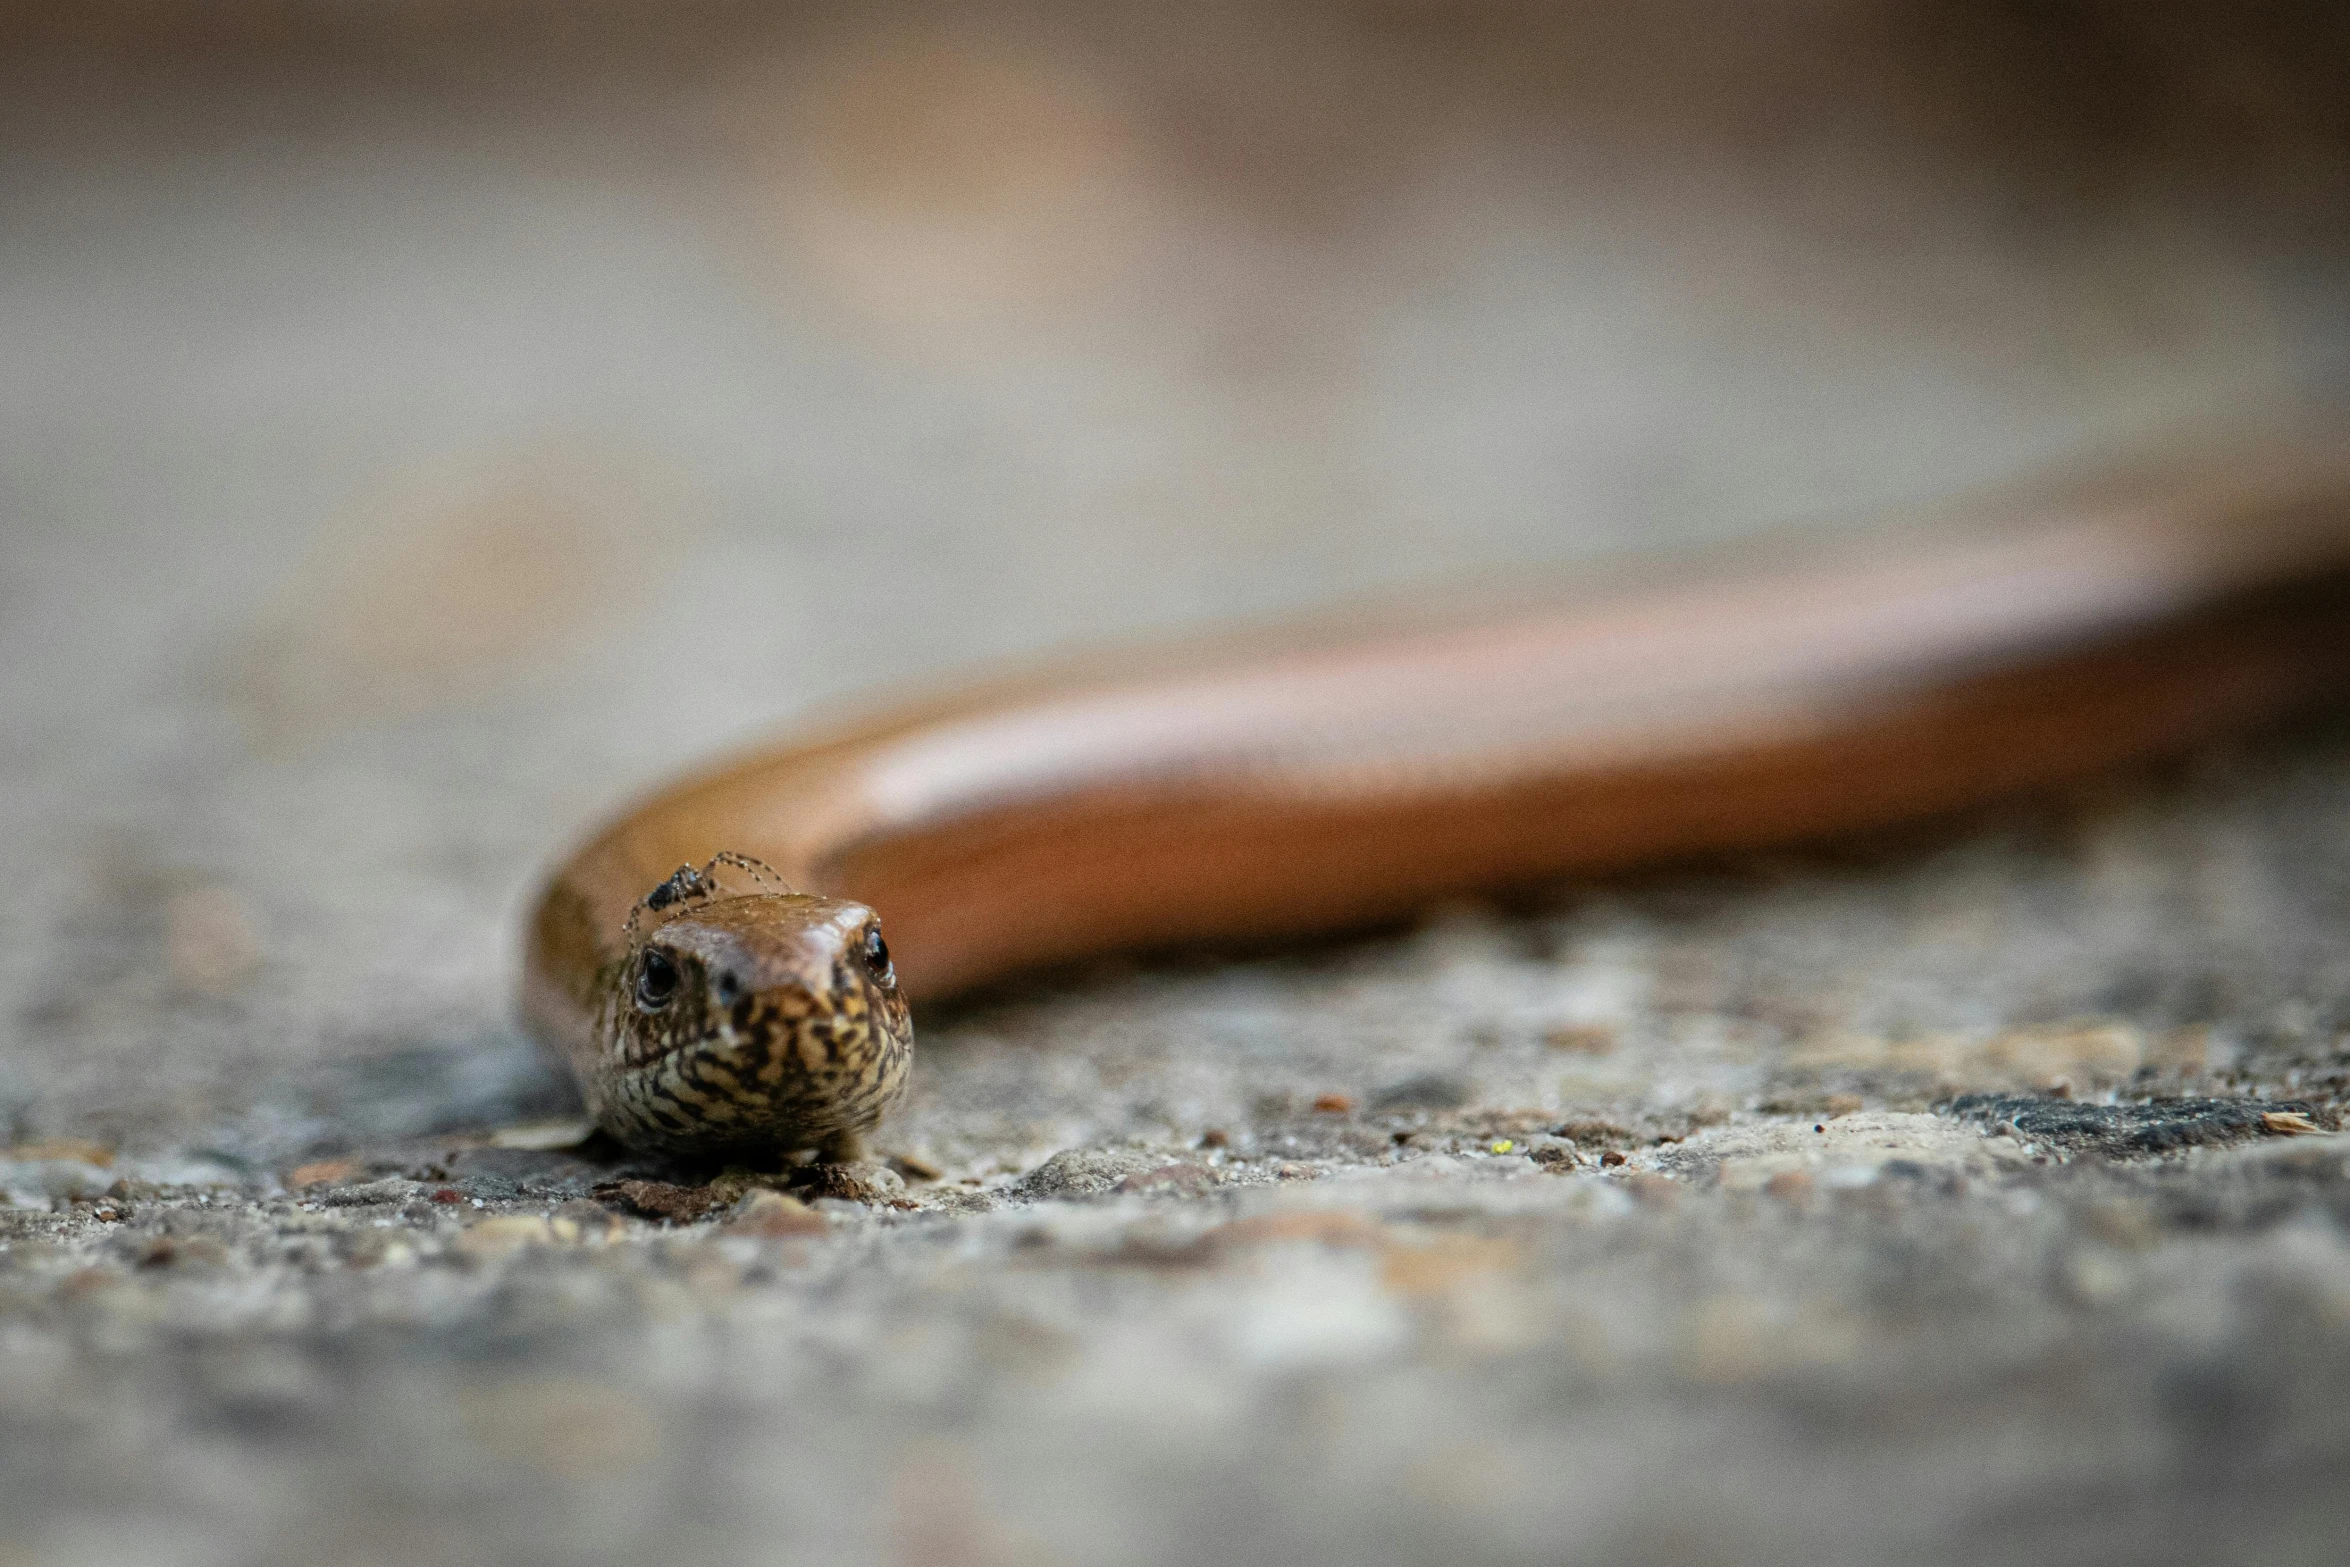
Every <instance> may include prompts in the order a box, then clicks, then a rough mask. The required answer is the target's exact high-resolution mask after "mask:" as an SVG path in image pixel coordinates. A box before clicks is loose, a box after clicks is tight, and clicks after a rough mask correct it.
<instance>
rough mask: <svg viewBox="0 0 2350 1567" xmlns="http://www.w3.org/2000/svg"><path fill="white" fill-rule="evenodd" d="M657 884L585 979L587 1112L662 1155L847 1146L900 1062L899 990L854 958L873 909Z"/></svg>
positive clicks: (899, 1076)
mask: <svg viewBox="0 0 2350 1567" xmlns="http://www.w3.org/2000/svg"><path fill="white" fill-rule="evenodd" d="M662 890H663V891H664V892H665V893H666V894H667V895H665V896H662V897H660V898H658V899H653V898H648V899H647V901H646V902H645V903H644V904H641V905H639V908H638V911H637V914H636V916H635V917H634V918H633V919H632V921H631V928H630V931H629V935H628V943H627V948H626V951H625V952H624V953H622V954H621V955H619V956H618V957H617V959H616V960H615V961H613V962H611V963H610V964H608V965H606V967H605V969H604V970H603V971H602V972H601V973H600V974H599V976H598V988H599V997H598V1009H597V1011H598V1028H597V1049H596V1052H595V1058H594V1060H593V1062H592V1068H593V1069H592V1071H591V1073H590V1074H589V1076H590V1081H589V1084H588V1093H589V1099H590V1102H591V1107H592V1108H593V1109H594V1111H595V1113H596V1117H597V1119H598V1121H599V1122H600V1123H601V1124H602V1125H603V1126H604V1128H605V1129H606V1130H607V1131H609V1132H611V1133H612V1134H613V1135H614V1136H616V1137H618V1138H620V1139H621V1140H622V1141H624V1142H627V1143H630V1144H633V1145H634V1146H637V1147H640V1148H649V1149H659V1150H663V1151H671V1152H687V1153H716V1152H722V1151H727V1150H745V1151H749V1150H753V1149H768V1150H776V1151H785V1150H790V1149H797V1148H810V1147H813V1148H818V1149H822V1150H836V1149H842V1148H845V1147H848V1146H850V1145H852V1144H853V1142H854V1139H855V1138H856V1137H857V1135H858V1134H860V1133H862V1132H864V1131H866V1130H868V1129H870V1128H871V1127H872V1126H874V1125H875V1124H876V1123H878V1122H879V1121H880V1119H881V1118H882V1116H883V1115H884V1114H886V1113H887V1112H888V1110H889V1108H890V1107H891V1106H892V1105H893V1104H895V1103H896V1102H897V1101H898V1099H899V1098H901V1097H902V1096H903V1094H904V1092H905V1088H906V1082H907V1077H908V1074H909V1072H910V1071H911V1068H912V1065H913V1030H912V1024H911V1020H910V1018H909V1015H908V1012H907V1008H906V1002H905V998H904V996H903V995H901V994H900V993H899V991H898V988H897V985H896V983H895V977H894V975H893V974H892V973H891V972H890V971H889V970H888V968H887V966H886V963H883V964H881V965H879V966H878V967H877V966H876V965H875V964H873V963H872V962H870V961H868V958H867V956H866V954H867V952H868V949H869V946H870V944H871V940H872V933H873V932H874V931H875V930H877V929H878V927H879V922H878V920H877V918H876V917H875V915H874V913H873V911H872V910H871V909H868V908H866V907H864V906H863V905H862V904H856V903H848V902H844V901H841V900H837V899H830V898H817V897H809V896H803V895H800V894H796V893H769V892H760V893H753V894H730V893H727V892H725V891H724V890H722V889H719V888H717V887H716V886H715V885H713V884H709V883H707V882H705V881H703V880H702V879H701V878H699V877H698V876H688V877H686V878H684V879H680V878H672V879H671V880H670V881H668V882H664V883H663V884H662ZM656 904H658V906H657V907H656V906H655V905H656Z"/></svg>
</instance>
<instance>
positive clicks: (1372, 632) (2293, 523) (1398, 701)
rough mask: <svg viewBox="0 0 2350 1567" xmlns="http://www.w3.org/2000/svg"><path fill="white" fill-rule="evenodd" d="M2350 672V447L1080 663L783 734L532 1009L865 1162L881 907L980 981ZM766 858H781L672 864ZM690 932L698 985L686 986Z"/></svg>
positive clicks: (740, 770)
mask: <svg viewBox="0 0 2350 1567" xmlns="http://www.w3.org/2000/svg"><path fill="white" fill-rule="evenodd" d="M2346 693H2350V442H2345V441H2343V440H2342V439H2340V438H2338V437H2333V436H2328V437H2325V438H2322V439H2318V440H2314V441H2306V442H2300V443H2291V444H2278V445H2272V446H2269V447H2265V448H2262V449H2259V450H2255V451H2249V452H2244V453H2240V454H2238V455H2237V456H2235V457H2234V458H2232V459H2228V460H2221V461H2205V462H2201V463H2196V464H2174V465H2172V467H2171V468H2170V469H2169V470H2168V471H2165V472H2158V473H2152V474H2143V473H2142V474H2140V475H2138V476H2137V477H2135V478H2127V477H2125V478H2119V479H2114V478H2108V479H2106V480H2102V481H2100V482H2099V483H2097V484H2095V485H2092V486H2090V487H2087V488H2079V487H2076V488H2074V489H2073V490H2071V491H2068V492H2065V493H2060V494H2056V495H2054V496H2043V497H2041V498H2038V499H2035V500H2029V501H2025V502H2021V503H2010V504H2009V505H2008V506H2006V507H2005V508H2004V509H1996V510H1985V511H1981V512H1978V513H1976V514H1972V515H1968V516H1961V517H1959V518H1956V519H1954V520H1952V521H1951V522H1950V523H1949V524H1948V525H1946V526H1944V527H1942V528H1939V529H1936V530H1933V531H1925V530H1912V531H1910V532H1909V533H1907V534H1905V535H1903V536H1901V537H1900V538H1898V539H1887V538H1878V537H1868V536H1847V537H1844V538H1841V539H1838V540H1835V541H1832V542H1831V544H1830V545H1829V546H1828V547H1825V548H1821V549H1819V550H1816V551H1815V552H1813V553H1812V554H1810V555H1808V556H1806V557H1803V558H1801V559H1798V560H1793V561H1790V560H1788V559H1785V558H1783V557H1782V558H1777V559H1772V558H1759V559H1758V558H1755V557H1753V556H1751V555H1750V556H1749V557H1748V558H1746V559H1744V560H1743V561H1742V562H1740V563H1739V564H1737V565H1736V567H1735V568H1734V569H1732V570H1729V571H1722V570H1716V571H1715V572H1714V573H1713V574H1712V575H1705V574H1696V575H1691V576H1685V577H1682V578H1679V579H1676V580H1674V581H1672V582H1669V583H1665V584H1662V585H1656V584H1648V585H1633V586H1629V587H1619V588H1616V589H1614V590H1612V591H1609V592H1604V593H1589V592H1587V593H1585V594H1584V595H1583V596H1582V597H1580V598H1579V599H1577V600H1575V601H1573V602H1570V603H1567V604H1565V605H1563V606H1550V607H1543V606H1539V605H1537V606H1531V607H1529V606H1525V605H1519V606H1516V607H1508V606H1497V607H1493V608H1491V609H1490V610H1489V612H1488V613H1487V614H1485V615H1483V616H1482V617H1480V618H1475V619H1470V620H1467V621H1462V622H1444V621H1434V622H1423V623H1418V624H1414V623H1412V622H1411V621H1410V620H1409V619H1408V618H1406V617H1390V618H1389V620H1388V622H1387V623H1384V624H1381V625H1378V626H1376V627H1371V628H1367V629H1366V628H1363V627H1356V628H1352V629H1347V628H1340V629H1339V630H1337V631H1334V632H1325V633H1322V634H1319V635H1306V636H1300V637H1291V638H1288V639H1284V640H1282V641H1279V642H1271V641H1268V642H1266V643H1262V644H1260V645H1257V646H1255V647H1234V646H1221V647H1211V648H1207V649H1203V650H1194V651H1192V652H1189V653H1183V654H1178V655H1175V656H1172V657H1166V658H1161V659H1157V660H1154V661H1150V662H1147V663H1146V662H1139V661H1138V662H1135V663H1130V664H1128V665H1126V666H1123V667H1100V666H1096V667H1091V668H1084V667H1071V668H1066V669H1064V670H1062V671H1060V672H1057V673H1051V674H1047V675H1045V676H1043V677H1040V678H1036V679H1031V680H1029V681H1025V682H1021V683H1017V684H1012V685H1006V686H999V687H996V688H992V689H984V690H979V691H975V692H973V693H971V694H968V695H965V696H962V697H959V698H956V699H952V700H949V701H946V702H941V703H937V704H933V705H930V706H927V707H923V708H918V709H913V710H909V711H906V712H901V713H899V714H896V715H894V716H887V717H884V718H881V719H879V720H877V721H874V722H870V723H867V724H864V725H861V726H858V727H855V728H851V729H848V730H846V731H844V732H841V733H839V734H836V735H834V736H832V737H829V738H818V739H816V740H814V741H811V742H808V743H803V744H797V745H791V746H786V747H782V748H780V749H776V750H771V751H768V752H764V753H761V754H757V755H754V756H750V757H747V758H744V759H742V760H739V761H737V762H735V763H733V764H731V765H729V766H726V767H723V768H721V769H719V770H717V771H715V772H712V773H709V774H706V775H703V776H701V777H698V778H693V779H689V780H687V781H685V782H684V783H681V784H679V785H677V786H675V787H673V788H671V789H669V790H667V791H666V792H664V793H662V794H660V795H659V796H656V797H655V798H653V799H652V800H650V801H647V802H645V803H643V804H641V805H639V806H638V807H636V808H635V809H633V810H631V811H629V812H627V813H625V814H623V815H622V816H621V817H619V818H618V819H617V820H615V821H614V822H612V823H611V824H610V825H609V826H607V827H606V828H605V829H604V830H603V831H602V832H600V833H599V834H598V835H597V836H596V837H595V838H594V839H592V840H591V841H590V842H589V843H588V844H587V845H586V846H585V847H583V848H582V849H581V850H580V851H579V852H578V853H577V854H575V855H574V856H573V857H572V858H571V859H570V860H569V861H568V862H567V863H565V864H564V865H563V866H562V867H561V868H560V869H559V870H558V871H557V872H556V874H555V876H554V878H553V880H552V881H551V883H550V884H549V886H548V888H547V890H546V892H545V894H544V896H543V898H542V899H541V902H540V905H539V907H538V910H537V912H536V914H535V916H534V918H533V920H532V925H531V929H530V933H529V948H528V957H527V960H526V967H525V977H524V1007H525V1012H526V1015H527V1016H528V1018H529V1021H530V1022H531V1025H532V1027H533V1028H534V1030H535V1031H536V1032H537V1033H538V1034H539V1036H540V1037H541V1038H542V1039H543V1040H545V1041H546V1042H547V1043H549V1044H550V1045H551V1046H553V1047H554V1048H556V1049H558V1050H560V1051H561V1052H562V1053H563V1054H564V1056H565V1058H566V1059H567V1060H568V1061H569V1063H570V1064H571V1066H572V1068H573V1070H574V1072H575V1074H576V1075H577V1076H578V1078H579V1080H580V1082H581V1084H582V1086H583V1088H584V1090H585V1092H586V1095H587V1098H588V1101H589V1104H590V1106H591V1107H592V1108H593V1110H594V1111H595V1114H596V1116H597V1118H598V1119H599V1121H600V1122H601V1123H602V1124H603V1125H604V1126H605V1127H606V1128H607V1129H609V1130H610V1131H612V1132H613V1133H614V1134H615V1135H617V1136H619V1137H621V1138H622V1139H624V1140H626V1141H628V1142H631V1143H634V1144H636V1145H638V1146H641V1147H647V1148H667V1149H680V1150H701V1151H711V1150H718V1149H724V1148H734V1147H744V1146H754V1145H756V1146H765V1147H768V1148H806V1147H817V1148H820V1149H822V1150H824V1151H826V1152H828V1153H830V1154H832V1155H833V1156H835V1157H842V1156H847V1155H849V1154H853V1152H854V1150H855V1146H856V1139H857V1136H858V1134H859V1133H861V1132H863V1131H865V1130H868V1129H870V1128H871V1127H872V1126H873V1125H874V1124H875V1123H876V1122H877V1121H878V1120H879V1118H880V1117H881V1116H882V1115H883V1113H884V1112H886V1110H887V1109H888V1107H889V1105H890V1104H891V1103H892V1102H894V1100H895V1099H896V1098H897V1097H898V1095H899V1094H900V1093H902V1091H903V1089H904V1085H905V1078H906V1072H907V1068H908V1063H909V1061H910V1043H909V1040H910V1035H909V1029H908V1025H907V1022H906V1013H905V1002H904V999H903V996H902V994H901V993H900V991H899V989H898V988H897V986H895V985H886V984H882V983H880V982H879V981H878V980H876V978H875V977H874V976H873V975H872V974H870V973H868V972H865V971H864V970H863V969H862V968H860V966H859V965H858V963H857V962H856V944H857V943H858V942H859V941H861V940H862V939H864V935H863V933H864V932H866V931H867V930H868V929H869V927H870V926H871V924H872V920H873V913H874V911H876V910H878V911H879V912H880V914H881V915H882V916H883V917H885V918H886V919H887V921H888V925H889V944H890V945H891V946H893V947H894V948H895V949H896V950H897V963H898V967H899V969H900V970H902V972H903V984H904V986H905V988H906V990H907V991H909V992H911V993H913V994H915V995H918V996H919V995H939V994H944V993H947V992H951V991H955V990H960V989H966V988H969V987H971V986H973V985H976V984H981V983H985V982H986V981H988V980H990V979H993V978H995V977H997V976H999V975H1003V974H1007V973H1010V972H1013V971H1016V970H1019V969H1023V968H1030V967H1035V966H1038V965H1043V964H1049V963H1054V962H1060V961H1066V960H1068V959H1071V958H1075V957H1079V956H1083V955H1085V954H1088V953H1094V952H1101V951H1106V950H1112V949H1120V948H1133V947H1146V946H1162V945H1168V944H1174V943H1182V942H1197V941H1203V940H1231V939H1235V938H1242V937H1252V936H1280V935H1285V934H1294V933H1300V932H1307V931H1316V930H1336V929H1343V928H1346V927H1349V926H1356V925H1360V924H1363V923H1365V922H1367V921H1373V920H1378V919H1384V918H1390V917H1394V916H1399V915H1404V914H1408V913H1410V912H1411V911H1413V910H1414V909H1416V908H1420V907H1424V906H1425V905H1426V904H1428V903H1429V902H1430V901H1432V900H1435V899H1438V898H1443V897H1446V896H1453V895H1458V894H1461V893H1466V892H1472V891H1476V890H1480V889H1486V888H1494V887H1500V886H1506V885H1510V884H1516V883H1526V882H1532V881H1540V880H1545V879H1552V878H1557V877H1561V876H1567V875H1575V874H1589V873H1596V872H1605V871H1611V870H1618V869H1622V868H1624V867H1627V866H1631V865H1636V864H1640V863H1643V862H1649V861H1654V860H1658V859H1664V858H1671V857H1681V856H1689V855H1693V854H1705V853H1718V852H1723V851H1735V850H1746V849H1755V848H1762V847H1767V846H1771V845H1776V844H1783V843H1789V842H1795V841H1799V840H1807V839H1816V838H1819V837H1823V836H1827V835H1832V834H1836V833H1848V832H1854V831H1860V830H1867V829H1874V828H1881V827H1885V826H1889V825H1893V824H1897V823H1901V822H1906V821H1911V820H1916V819H1920V818H1925V817H1930V816H1934V815H1938V814H1945V813H1948V812H1951V811H1956V810H1961V809H1965V808H1968V807H1972V806H1975V805H1979V804H1981V803H1984V802H1987V801H1991V800H1996V799H2000V798H2004V797H2009V796H2013V795H2017V794H2020V793H2025V792H2029V791H2032V790H2036V789H2044V788H2047V787H2049V786H2051V785H2054V784H2058V783H2061V782H2063V781H2066V780H2068V779H2072V778H2076V777H2079V776H2082V775H2084V774H2088V773H2092V772H2095V771H2098V770H2101V769H2105V768H2110V767H2112V766H2115V765H2117V764H2122V763H2127V762H2130V761H2133V760H2137V759H2141V758H2145V757H2149V756H2156V755H2161V754H2165V753H2170V752H2175V751H2178V750H2181V749H2184V748H2185V747H2188V746H2191V745H2193V744H2196V743H2198V742H2200V741H2203V740H2206V739H2208V738H2210V737H2212V736H2215V735H2219V734H2223V733H2227V732H2230V731H2233V730H2238V729H2242V728H2246V727H2249V726H2253V725H2257V724H2261V723H2266V722H2270V721H2273V720H2275V719H2277V718H2279V717H2281V716H2283V715H2285V714H2288V713H2291V712H2294V711H2297V710H2301V709H2305V708H2308V707H2310V706H2313V705H2316V704H2319V703H2323V702H2327V701H2339V700H2341V699H2342V698H2343V696H2344V695H2345V694H2346ZM728 851H732V853H733V854H734V855H737V856H749V855H755V856H757V857H758V860H759V861H761V862H764V864H762V865H757V866H755V867H754V866H753V865H752V864H751V863H750V862H746V861H744V860H742V859H739V858H735V859H733V861H732V863H729V864H719V863H713V864H712V865H711V866H710V870H711V873H712V875H714V876H716V877H717V880H711V879H709V878H707V877H703V876H700V875H693V874H691V873H688V875H687V877H686V879H685V880H683V881H680V880H679V879H678V877H676V876H673V873H675V872H677V871H678V868H679V867H680V866H681V865H682V866H693V865H702V864H704V863H705V862H708V861H711V860H712V857H713V856H725V855H727V854H728ZM770 867H771V868H772V870H770V869H769V868H770ZM778 879H779V880H780V881H782V882H786V883H788V884H789V885H790V886H792V887H793V888H796V889H798V892H799V894H803V895H797V896H785V895H781V894H779V893H778V892H777V891H776V890H775V885H774V884H775V881H776V880H778ZM720 882H725V883H727V885H723V886H722V885H720ZM656 889H666V891H665V892H661V893H658V894H656ZM649 894H656V895H654V896H648V895H649ZM656 945H658V946H661V947H662V948H663V949H664V950H665V951H671V952H673V953H674V954H675V955H676V956H677V958H678V959H679V961H680V963H681V970H682V983H681V990H680V996H679V999H677V1000H673V1001H671V1002H669V1003H668V1004H667V1005H666V1006H664V1007H662V1008H660V1009H657V1010H652V1011H648V1010H647V1009H646V1008H645V1007H643V1006H642V1005H641V1004H640V1003H639V1001H638V1000H637V999H636V998H635V997H634V995H633V993H632V991H631V988H630V987H631V986H632V985H633V984H634V983H635V978H634V976H635V975H636V973H637V972H638V970H637V967H636V966H637V965H640V964H641V963H642V962H643V959H644V954H645V953H646V951H647V950H648V949H649V948H650V947H652V946H656ZM721 971H724V972H726V973H730V974H732V975H733V981H734V983H735V984H737V985H739V986H741V987H743V992H742V993H741V994H737V995H735V996H734V997H733V999H732V1000H731V1002H730V1003H728V1004H727V1005H724V1006H721V1005H720V1004H719V997H718V995H717V992H716V988H715V987H716V986H717V985H718V983H719V975H720V973H721Z"/></svg>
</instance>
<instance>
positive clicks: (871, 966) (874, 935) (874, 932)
mask: <svg viewBox="0 0 2350 1567" xmlns="http://www.w3.org/2000/svg"><path fill="white" fill-rule="evenodd" d="M863 956H864V959H865V972H866V973H868V974H871V975H872V976H873V977H874V979H875V980H876V981H878V982H879V983H881V984H884V985H892V984H895V983H897V977H898V976H897V973H896V971H895V970H894V969H892V968H891V967H890V961H889V943H888V942H886V941H883V940H882V939H881V927H880V926H878V925H868V926H866V927H865V945H864V948H863Z"/></svg>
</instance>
